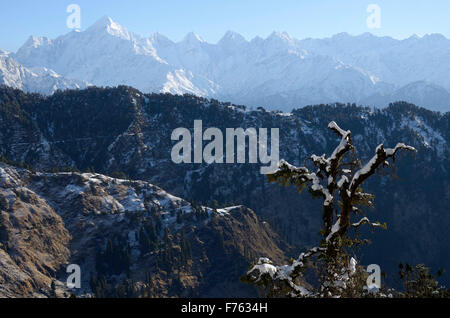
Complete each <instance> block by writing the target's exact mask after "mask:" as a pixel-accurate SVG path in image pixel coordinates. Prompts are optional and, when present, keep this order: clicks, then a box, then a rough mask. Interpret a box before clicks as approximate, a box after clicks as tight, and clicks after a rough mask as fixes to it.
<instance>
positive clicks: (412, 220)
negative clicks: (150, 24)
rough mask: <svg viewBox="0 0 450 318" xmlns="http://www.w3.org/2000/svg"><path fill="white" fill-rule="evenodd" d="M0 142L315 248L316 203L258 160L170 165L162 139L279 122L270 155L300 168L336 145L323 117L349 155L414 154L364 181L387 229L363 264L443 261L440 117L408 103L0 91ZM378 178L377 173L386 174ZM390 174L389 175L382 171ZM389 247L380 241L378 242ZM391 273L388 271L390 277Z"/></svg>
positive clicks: (43, 161)
mask: <svg viewBox="0 0 450 318" xmlns="http://www.w3.org/2000/svg"><path fill="white" fill-rule="evenodd" d="M0 106H1V112H0V120H3V123H5V125H1V126H0V144H1V145H0V149H1V151H2V153H3V156H4V157H5V158H6V159H9V160H14V161H18V162H22V163H23V162H25V163H27V164H30V165H32V166H34V167H37V168H38V169H46V170H51V169H53V168H56V167H59V169H61V168H63V167H64V166H71V167H72V169H73V167H76V168H78V169H80V170H90V171H92V170H95V171H97V172H101V173H104V174H109V175H127V176H128V177H129V178H131V179H139V180H146V181H149V182H152V183H153V184H156V185H158V186H161V187H163V188H164V189H166V190H167V191H169V192H170V193H173V194H174V195H178V196H180V197H183V198H189V199H190V198H192V199H193V200H194V201H196V202H199V203H202V204H203V205H210V206H211V205H213V201H214V200H216V201H218V203H219V206H225V205H236V204H244V205H245V206H248V207H250V208H251V209H252V210H254V211H255V213H256V214H257V215H258V217H260V218H262V219H263V220H265V221H267V222H268V223H269V224H270V225H271V226H272V228H274V230H275V231H276V232H277V233H278V234H280V235H281V236H282V237H283V238H284V239H285V240H287V241H288V242H289V243H291V244H294V245H296V246H298V247H305V246H308V245H310V244H313V243H314V242H315V241H316V239H317V237H316V233H317V230H318V229H319V228H320V221H321V220H320V217H319V215H318V211H319V209H320V202H318V201H314V200H312V199H311V198H310V197H309V196H308V195H307V194H304V195H298V193H297V192H296V191H294V190H293V189H290V188H284V187H279V186H278V185H273V184H268V183H267V181H266V178H265V176H263V175H261V174H260V173H259V168H260V166H261V165H259V164H210V165H209V164H205V163H202V164H178V165H177V164H174V163H173V162H172V160H171V156H170V152H171V149H172V146H173V145H174V143H175V142H172V141H171V139H170V136H171V133H172V131H173V130H174V129H175V128H177V127H186V128H189V129H190V130H191V132H192V127H193V124H194V120H196V119H201V120H202V121H203V127H204V129H206V128H207V127H218V128H219V129H221V130H222V131H225V128H237V127H242V128H244V129H245V128H248V127H256V128H279V131H280V158H284V159H286V160H287V161H289V162H291V163H293V164H296V165H303V164H305V162H306V163H307V162H308V161H307V158H308V157H309V156H310V155H311V154H317V155H321V154H322V153H330V151H332V149H334V147H335V146H336V143H337V142H338V140H337V139H336V137H335V136H334V135H333V134H332V133H331V132H328V131H327V129H326V127H327V125H328V123H329V122H330V121H332V120H334V121H336V122H338V123H339V125H340V126H341V127H343V128H345V129H350V130H351V131H352V136H353V140H354V144H355V146H356V147H357V150H356V151H357V152H356V155H357V156H359V157H362V159H363V160H367V159H368V158H369V157H371V156H372V155H373V151H374V149H375V147H376V146H377V145H378V144H380V143H384V144H385V145H386V146H388V147H392V146H394V145H395V144H396V143H397V142H404V143H407V144H410V145H412V146H414V147H415V148H417V149H418V153H417V156H416V157H415V158H413V157H411V156H404V157H400V158H399V159H398V162H397V163H396V167H398V168H397V169H396V170H389V169H388V170H385V171H384V174H383V173H381V174H380V175H379V176H378V177H375V178H374V179H373V180H370V182H368V183H367V185H366V186H367V190H368V191H370V192H373V193H375V195H376V199H375V207H376V208H375V210H374V211H373V212H371V211H367V213H369V214H372V213H373V217H372V218H374V219H377V220H379V221H381V222H387V224H388V231H383V232H381V233H376V234H375V235H369V236H370V238H371V239H373V244H372V245H371V246H370V247H369V249H368V250H367V251H366V252H365V255H364V259H363V261H365V262H367V263H377V264H380V265H381V266H382V268H383V270H385V271H387V272H389V271H391V272H392V273H394V269H395V266H396V264H397V262H399V261H408V262H411V263H417V262H425V263H427V264H429V265H432V266H436V267H437V266H440V267H442V266H443V267H447V268H450V250H449V249H448V247H447V245H446V244H445V241H446V231H447V228H448V225H449V223H450V218H449V217H448V214H447V210H448V208H447V207H448V204H449V191H450V190H449V182H448V181H449V180H450V176H449V170H448V166H449V158H450V148H449V141H450V115H449V113H446V114H439V113H434V112H431V111H427V110H425V109H422V108H419V107H417V106H414V105H410V104H407V103H401V102H400V103H395V104H392V105H391V106H390V107H388V108H386V109H384V110H374V109H369V108H364V107H357V106H355V105H341V104H333V105H316V106H311V107H305V108H301V109H297V110H295V111H293V112H292V113H279V112H267V111H265V110H264V109H258V110H256V111H249V110H247V109H246V108H245V107H243V106H238V105H232V104H229V103H220V102H218V101H216V100H208V99H203V98H198V97H194V96H189V95H185V96H176V95H170V94H142V93H141V92H139V91H137V90H134V89H132V88H129V87H118V88H114V89H99V88H90V89H87V90H82V91H66V92H61V93H56V94H54V95H52V96H50V97H45V98H44V97H40V96H36V95H29V94H23V93H22V92H20V91H17V90H11V89H3V90H0ZM386 173H387V174H388V175H385V174H386ZM392 175H394V178H392ZM387 246H389V248H386V247H387ZM392 275H394V274H392Z"/></svg>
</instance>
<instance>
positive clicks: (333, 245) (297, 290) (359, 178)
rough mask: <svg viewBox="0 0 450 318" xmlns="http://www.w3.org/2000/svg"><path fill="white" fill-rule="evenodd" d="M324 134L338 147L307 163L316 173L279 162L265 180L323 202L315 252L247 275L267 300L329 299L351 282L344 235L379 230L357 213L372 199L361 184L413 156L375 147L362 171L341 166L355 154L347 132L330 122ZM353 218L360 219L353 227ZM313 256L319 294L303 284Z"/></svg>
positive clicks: (355, 164) (355, 165)
mask: <svg viewBox="0 0 450 318" xmlns="http://www.w3.org/2000/svg"><path fill="white" fill-rule="evenodd" d="M328 128H329V129H331V130H332V131H333V132H334V133H336V134H337V135H338V136H339V137H340V138H341V141H340V143H339V145H338V146H337V147H336V148H335V149H334V151H333V153H332V154H331V156H330V157H328V158H327V157H326V156H325V155H322V156H317V155H312V156H311V157H310V159H311V161H312V163H313V165H314V168H315V171H310V170H309V169H308V168H307V167H295V166H293V165H291V164H289V163H287V162H286V161H284V160H281V161H280V162H279V164H278V169H277V170H276V171H275V172H274V173H272V174H270V175H269V181H271V182H278V183H280V184H284V185H293V186H295V187H297V188H298V190H299V192H301V191H302V190H303V189H304V188H306V187H308V189H309V191H310V192H311V194H312V195H313V196H317V197H320V198H321V199H322V200H323V204H322V220H323V229H322V231H321V234H322V238H323V239H322V241H321V243H320V245H319V246H318V247H314V248H312V249H310V250H309V251H307V252H305V253H301V254H300V256H299V257H298V258H297V259H296V260H293V262H292V263H291V264H290V265H284V266H274V265H273V264H272V262H271V261H270V260H269V259H267V258H260V259H259V261H258V262H257V264H255V265H254V266H252V267H251V269H250V270H249V272H248V273H247V276H246V278H245V279H244V280H245V281H247V282H251V283H254V284H256V285H263V286H265V287H266V288H267V289H268V291H269V294H270V295H278V296H280V295H286V296H294V297H296V296H302V297H308V296H315V297H321V296H322V297H329V296H336V294H339V293H342V292H343V291H344V290H345V289H346V287H348V285H349V284H350V276H351V275H353V274H354V273H355V271H356V269H355V266H356V260H355V259H353V258H352V259H351V260H350V261H349V262H347V264H344V263H343V260H346V261H347V260H348V255H346V254H345V251H344V248H345V247H346V246H347V244H348V236H347V233H348V229H349V228H350V227H351V228H358V227H360V226H361V225H363V224H369V225H371V226H374V227H382V226H383V225H382V224H380V223H379V222H371V221H370V220H369V219H368V218H367V217H366V216H364V214H363V212H362V210H361V208H362V207H363V206H367V205H369V206H371V205H372V200H373V198H374V196H373V195H372V194H370V193H367V192H364V191H363V189H362V185H363V183H364V181H366V180H367V179H368V178H369V177H370V176H372V175H373V174H375V173H376V171H377V170H378V168H380V167H383V166H388V165H389V162H388V159H391V160H392V161H395V157H396V155H397V153H398V152H399V151H400V150H407V151H414V152H415V151H416V149H415V148H413V147H411V146H408V145H405V144H403V143H398V144H397V145H396V146H395V147H394V148H384V145H383V144H380V145H379V146H378V147H377V148H376V149H375V155H374V156H373V157H372V158H371V159H370V160H369V162H367V163H366V164H365V165H364V166H362V167H361V165H360V164H359V160H357V159H354V158H353V159H351V160H350V161H348V162H344V158H347V157H351V156H350V154H351V153H354V145H353V143H352V140H351V132H350V131H349V130H343V129H341V128H340V127H339V126H338V125H337V124H336V123H335V122H334V121H333V122H330V123H329V125H328ZM335 211H338V212H337V213H335ZM338 213H339V214H338ZM353 215H355V216H357V215H363V217H361V218H360V219H359V221H357V222H354V223H352V222H351V217H352V216H353ZM313 256H314V257H316V258H318V259H320V260H321V261H322V267H321V270H322V274H321V283H320V286H319V287H318V288H311V287H310V285H308V284H305V281H304V279H303V273H304V271H305V270H306V269H307V268H308V262H309V259H310V258H312V257H313ZM308 286H309V287H308Z"/></svg>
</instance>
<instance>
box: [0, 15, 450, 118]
mask: <svg viewBox="0 0 450 318" xmlns="http://www.w3.org/2000/svg"><path fill="white" fill-rule="evenodd" d="M36 68H39V70H43V71H42V72H36V71H35V70H36ZM449 74H450V40H449V39H447V38H445V37H444V36H442V35H439V34H431V35H425V36H423V37H418V36H412V37H410V38H407V39H404V40H396V39H393V38H390V37H376V36H373V35H371V34H369V33H365V34H362V35H359V36H351V35H349V34H346V33H341V34H337V35H335V36H333V37H331V38H324V39H304V40H297V39H294V38H292V37H291V36H290V35H289V34H287V33H282V32H274V33H272V34H271V35H270V36H269V37H267V38H266V39H263V38H260V37H256V38H254V39H252V40H250V41H248V40H246V39H245V38H244V37H242V36H241V35H240V34H238V33H235V32H231V31H229V32H227V33H226V34H225V35H224V37H223V38H222V39H221V40H220V41H219V42H218V43H216V44H211V43H207V42H205V41H204V40H202V39H201V38H200V37H199V36H198V35H196V34H194V33H189V34H187V35H186V37H185V38H184V39H183V40H181V41H179V42H173V41H171V40H170V39H168V38H167V37H165V36H163V35H161V34H159V33H155V34H153V35H151V36H150V37H141V36H139V35H137V34H135V33H133V32H130V31H128V30H127V29H126V28H124V27H122V26H120V25H119V24H118V23H116V22H114V21H113V20H112V19H111V18H109V17H103V18H101V19H100V20H98V21H97V22H96V23H95V24H94V25H92V26H91V27H89V28H88V29H86V30H85V31H83V32H75V31H73V32H70V33H68V34H66V35H63V36H60V37H58V38H56V39H49V38H46V37H35V36H32V37H30V38H29V39H28V41H27V42H26V43H25V44H24V45H23V46H22V47H21V48H20V49H19V50H18V51H17V52H16V53H9V54H8V53H1V55H0V79H1V81H2V82H3V83H4V84H6V85H9V86H13V87H17V88H23V89H24V90H27V91H38V92H42V93H45V94H48V93H50V92H51V91H54V90H55V89H57V88H65V87H67V88H74V87H77V86H78V87H83V86H86V85H88V83H90V84H93V85H97V86H116V85H120V84H126V85H130V86H133V87H135V88H137V89H139V90H141V91H143V92H169V93H173V94H183V93H190V94H195V95H198V96H205V97H211V98H216V99H219V100H227V101H231V102H233V103H238V104H246V105H249V106H264V107H267V108H269V109H280V110H283V111H290V110H291V109H292V108H294V107H299V106H304V105H308V104H318V103H333V102H342V103H359V104H364V105H371V106H378V107H384V106H387V105H388V103H389V102H394V101H397V100H405V101H407V102H411V103H415V104H418V105H421V106H424V107H427V108H429V109H431V110H439V111H443V112H445V111H448V110H450V93H449V91H450V76H449ZM49 78H51V81H48V79H49Z"/></svg>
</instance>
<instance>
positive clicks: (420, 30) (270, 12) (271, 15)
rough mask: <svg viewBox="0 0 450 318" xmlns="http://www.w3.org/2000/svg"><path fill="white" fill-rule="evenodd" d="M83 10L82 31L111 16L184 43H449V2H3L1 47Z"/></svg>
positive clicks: (54, 28)
mask: <svg viewBox="0 0 450 318" xmlns="http://www.w3.org/2000/svg"><path fill="white" fill-rule="evenodd" d="M72 3H74V4H78V5H79V6H80V8H81V29H82V30H83V29H86V28H87V27H89V26H90V25H91V24H92V23H94V22H95V21H96V20H98V19H99V18H100V17H102V16H104V15H108V16H110V17H112V18H113V19H114V20H115V21H116V22H118V23H119V24H121V25H123V26H125V27H127V28H128V29H129V30H131V31H134V32H136V33H138V34H141V35H144V36H146V35H150V34H152V33H153V32H156V31H158V32H160V33H162V34H164V35H166V36H168V37H169V38H171V39H173V40H175V41H178V40H181V39H182V38H183V37H184V35H185V34H186V33H188V32H190V31H194V32H195V33H197V34H199V35H200V36H201V37H202V38H203V39H205V40H206V41H208V42H213V43H215V42H217V41H218V40H219V39H220V38H221V37H222V36H223V34H224V33H225V32H226V31H227V30H233V31H236V32H239V33H241V34H242V35H243V36H244V37H246V38H247V39H252V38H253V37H255V36H257V35H259V36H262V37H266V36H268V35H269V34H270V33H271V32H272V31H274V30H279V31H286V32H288V33H289V34H291V35H292V36H293V37H296V38H300V39H301V38H306V37H327V36H331V35H333V34H336V33H340V32H348V33H350V34H361V33H364V32H372V33H374V34H376V35H389V36H392V37H394V38H400V39H402V38H406V37H409V36H411V35H412V34H418V35H423V34H426V33H442V34H444V35H445V36H446V37H448V38H450V18H449V17H450V1H448V0H431V1H423V0H420V1H417V0H382V1H381V0H369V1H366V0H334V1H331V0H278V1H274V0H273V1H266V0H164V1H154V0H128V1H124V0H123V1H118V0H90V1H87V0H69V1H66V0H39V1H32V0H27V1H25V0H14V1H11V0H0V49H3V50H9V51H15V50H17V49H18V48H19V47H20V45H22V44H23V43H24V42H25V41H26V39H27V38H28V37H29V36H30V35H39V36H41V35H45V36H49V37H50V38H54V37H56V36H58V35H61V34H64V33H67V32H69V31H70V30H69V29H68V27H67V25H66V19H67V17H68V16H69V13H67V12H66V8H67V6H68V5H69V4H72ZM369 4H377V5H378V6H379V7H380V9H381V27H380V28H379V29H369V28H368V26H367V23H366V19H367V17H368V16H369V15H370V13H367V12H366V9H367V6H368V5H369Z"/></svg>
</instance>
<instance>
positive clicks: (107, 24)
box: [86, 16, 132, 40]
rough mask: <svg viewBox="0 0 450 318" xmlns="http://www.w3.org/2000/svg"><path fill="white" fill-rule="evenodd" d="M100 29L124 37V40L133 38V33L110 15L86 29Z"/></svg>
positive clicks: (90, 31)
mask: <svg viewBox="0 0 450 318" xmlns="http://www.w3.org/2000/svg"><path fill="white" fill-rule="evenodd" d="M99 31H106V32H107V33H108V34H110V35H113V36H115V37H118V38H122V39H124V40H130V39H131V38H132V33H130V32H129V31H128V30H127V29H126V28H124V27H122V26H121V25H120V24H118V23H117V22H115V21H113V19H111V18H110V17H108V16H104V17H102V18H100V19H99V20H97V22H95V23H94V24H93V25H92V26H90V27H89V28H88V29H87V30H86V32H89V33H93V32H99Z"/></svg>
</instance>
